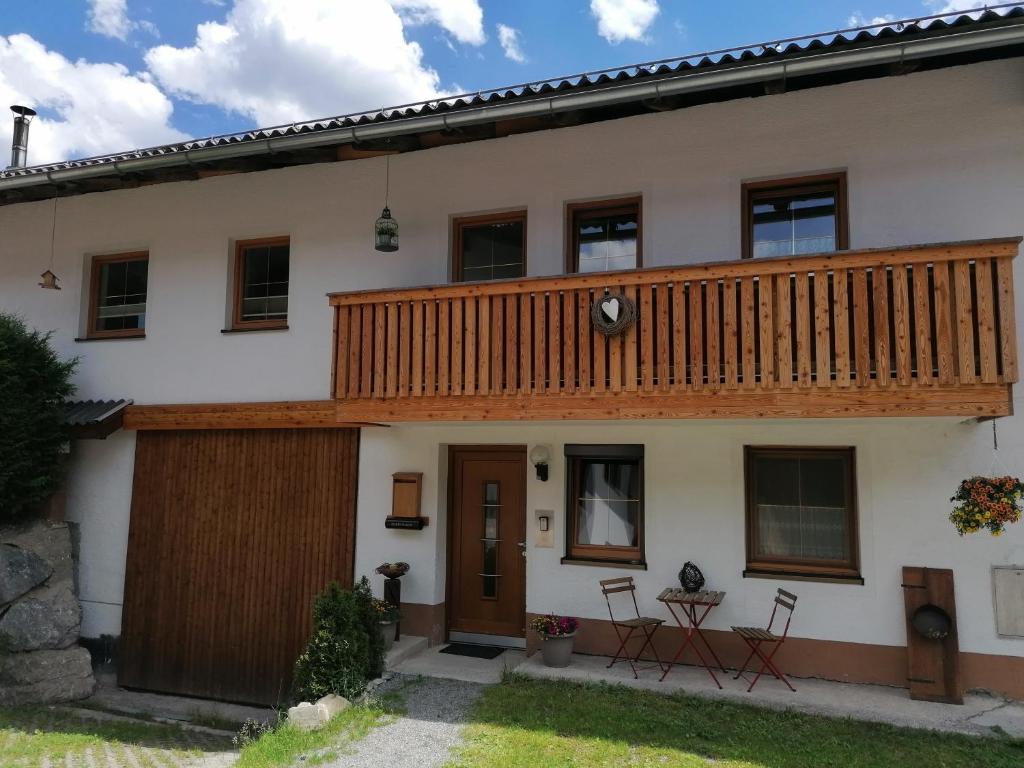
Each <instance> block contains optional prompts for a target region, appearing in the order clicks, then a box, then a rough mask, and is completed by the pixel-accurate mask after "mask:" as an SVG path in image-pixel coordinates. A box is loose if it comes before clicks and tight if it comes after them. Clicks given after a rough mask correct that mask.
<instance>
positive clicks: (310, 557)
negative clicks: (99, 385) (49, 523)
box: [118, 429, 359, 705]
mask: <svg viewBox="0 0 1024 768" xmlns="http://www.w3.org/2000/svg"><path fill="white" fill-rule="evenodd" d="M358 467H359V430H358V429H254V430H209V431H167V432H163V431H160V432H139V433H138V437H137V442H136V449H135V483H134V489H133V493H132V510H131V526H130V530H129V535H128V562H127V573H126V575H125V595H124V620H123V622H122V632H121V645H120V651H121V660H120V667H119V674H118V682H119V683H120V684H121V685H123V686H126V687H131V688H142V689H145V690H151V691H160V692H163V693H176V694H185V695H189V696H202V697H207V698H214V699H223V700H227V701H241V702H247V703H255V704H268V705H274V704H279V703H282V702H284V701H286V700H287V698H288V694H289V686H290V683H291V677H292V669H293V668H294V666H295V659H296V658H297V657H298V655H299V653H301V652H302V648H303V646H304V645H305V643H306V641H307V640H308V638H309V633H310V629H311V622H312V612H311V607H312V601H313V598H314V596H315V595H316V594H317V593H319V592H321V591H322V590H323V588H324V586H325V585H326V584H327V583H328V582H330V581H335V580H336V581H339V582H340V583H341V584H342V586H345V587H348V586H350V585H351V584H352V575H353V574H352V571H353V552H354V544H355V542H354V536H355V510H356V475H357V473H358Z"/></svg>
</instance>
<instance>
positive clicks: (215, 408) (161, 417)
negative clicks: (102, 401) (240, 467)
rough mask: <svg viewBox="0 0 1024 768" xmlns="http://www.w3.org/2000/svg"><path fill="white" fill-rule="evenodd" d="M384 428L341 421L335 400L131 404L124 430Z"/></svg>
mask: <svg viewBox="0 0 1024 768" xmlns="http://www.w3.org/2000/svg"><path fill="white" fill-rule="evenodd" d="M366 426H383V425H372V424H369V423H365V422H348V421H345V422H343V421H338V418H337V411H336V405H335V402H334V401H333V400H282V401H278V402H271V403H185V404H180V405H130V406H128V407H127V408H125V410H124V429H139V430H143V429H144V430H150V429H337V428H339V427H366Z"/></svg>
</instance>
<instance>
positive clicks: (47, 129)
mask: <svg viewBox="0 0 1024 768" xmlns="http://www.w3.org/2000/svg"><path fill="white" fill-rule="evenodd" d="M0 104H2V105H7V104H26V105H28V106H31V107H35V108H36V109H39V110H41V111H42V114H40V116H39V117H37V118H35V120H34V121H33V122H32V128H31V132H30V138H29V145H28V157H29V163H31V164H33V165H39V164H42V163H48V162H54V161H57V160H65V159H67V158H69V157H85V156H89V155H97V154H103V153H106V152H116V151H123V150H127V149H135V148H139V147H148V146H153V145H156V144H166V143H169V142H173V141H180V140H182V139H184V138H185V135H184V134H182V133H181V132H179V131H177V130H175V129H174V128H173V127H172V126H171V124H170V118H171V113H172V111H173V109H174V106H173V104H172V103H171V101H170V99H168V98H167V97H166V96H165V95H164V94H163V93H161V91H160V89H159V88H157V87H156V86H155V85H154V84H153V83H151V82H149V80H148V79H147V77H146V76H145V75H138V74H132V73H131V72H129V71H128V69H127V68H126V67H124V66H123V65H121V64H104V63H94V62H89V61H85V60H83V59H79V60H78V61H69V60H68V59H66V58H65V57H64V56H62V55H61V54H59V53H56V52H55V51H50V50H47V49H46V48H45V47H44V46H43V45H42V44H41V43H39V42H38V41H37V40H35V39H34V38H32V37H30V36H29V35H26V34H16V35H11V36H9V37H4V36H0ZM10 143H11V117H10V114H9V113H6V112H5V113H4V114H3V115H0V151H5V150H6V148H7V147H9V146H10ZM6 164H7V163H6V161H4V162H2V163H0V166H5V165H6Z"/></svg>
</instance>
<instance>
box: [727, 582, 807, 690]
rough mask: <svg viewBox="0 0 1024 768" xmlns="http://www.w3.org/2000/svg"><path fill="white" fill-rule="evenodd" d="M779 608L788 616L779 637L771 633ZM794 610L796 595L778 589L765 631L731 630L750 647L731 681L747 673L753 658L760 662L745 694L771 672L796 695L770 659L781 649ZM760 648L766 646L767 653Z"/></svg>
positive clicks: (752, 629)
mask: <svg viewBox="0 0 1024 768" xmlns="http://www.w3.org/2000/svg"><path fill="white" fill-rule="evenodd" d="M779 608H782V610H784V611H787V612H788V615H787V616H786V626H785V628H784V629H783V630H782V634H781V635H777V634H775V633H774V632H772V626H773V625H774V624H775V617H776V615H777V614H778V613H779ZM794 608H796V595H794V594H793V593H792V592H787V591H786V590H784V589H779V591H778V593H777V594H776V595H775V604H774V605H773V606H772V617H771V619H769V621H768V627H767V628H766V629H761V628H760V627H733V628H732V631H733V632H735V633H736V634H738V635H739V636H740V637H742V638H743V641H744V642H745V643H746V644H747V645H748V646H749V647H750V654H749V655H748V656H747V659H746V661H744V662H743V664H741V665H740V668H739V671H737V672H736V676H735V677H734V678H733V679H734V680H736V679H738V678H739V677H740V676H741V675H742V674H743V673H744V672H746V671H747V664H749V663H750V660H751V659H752V658H754V656H757V658H759V659H760V660H761V669H760V670H759V671H758V673H757V675H755V676H754V681H753V682H752V683H751V684H750V687H749V688H747V693H750V692H751V691H752V690H754V686H755V685H757V681H758V680H760V679H761V675H763V674H764V673H765V671H768V672H771V673H772V674H773V675H775V678H776V679H777V680H781V681H782V682H784V683H785V684H786V685H787V686H788V687H789V690H791V691H793V692H794V693H796V688H794V687H793V686H792V684H791V683H790V682H789V680H787V679H786V676H785V675H784V674H782V672H780V671H779V668H778V667H777V666H775V662H773V661H772V658H773V657H774V656H775V654H776V653H777V652H778V650H779V648H781V647H782V644H783V643H784V642H786V636H787V635H788V634H789V623H790V622H791V621H793V609H794ZM762 646H766V648H767V649H769V650H768V652H767V653H766V652H765V649H762Z"/></svg>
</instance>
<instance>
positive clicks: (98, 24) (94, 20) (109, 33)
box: [87, 0, 135, 40]
mask: <svg viewBox="0 0 1024 768" xmlns="http://www.w3.org/2000/svg"><path fill="white" fill-rule="evenodd" d="M87 18H88V20H89V26H88V29H89V31H90V32H95V33H96V34H99V35H103V36H104V37H113V38H116V39H118V40H127V39H128V33H129V32H131V30H132V28H133V27H134V26H135V25H134V24H132V22H131V20H130V19H129V18H128V1H127V0H89V13H88V16H87Z"/></svg>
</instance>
